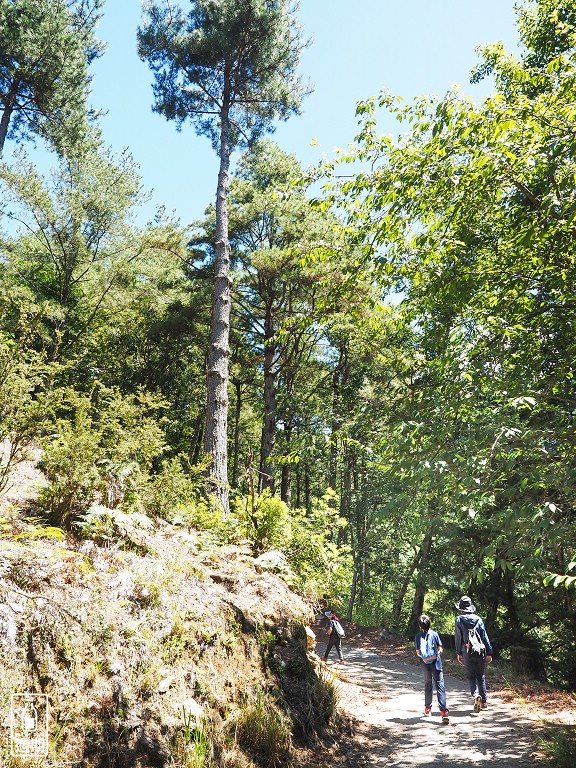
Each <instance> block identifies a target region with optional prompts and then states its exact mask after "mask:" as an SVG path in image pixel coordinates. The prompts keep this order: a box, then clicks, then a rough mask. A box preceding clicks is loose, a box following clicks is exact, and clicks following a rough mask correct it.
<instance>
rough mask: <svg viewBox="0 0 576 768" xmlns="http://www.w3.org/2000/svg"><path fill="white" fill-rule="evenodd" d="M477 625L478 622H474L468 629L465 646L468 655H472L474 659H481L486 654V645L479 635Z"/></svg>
mask: <svg viewBox="0 0 576 768" xmlns="http://www.w3.org/2000/svg"><path fill="white" fill-rule="evenodd" d="M477 627H478V622H476V624H474V626H473V627H472V628H471V629H469V630H468V640H467V641H466V648H467V649H468V655H469V656H473V657H474V658H476V659H483V658H484V657H485V656H486V646H485V645H484V641H483V640H482V638H481V637H480V634H479V632H478V629H477Z"/></svg>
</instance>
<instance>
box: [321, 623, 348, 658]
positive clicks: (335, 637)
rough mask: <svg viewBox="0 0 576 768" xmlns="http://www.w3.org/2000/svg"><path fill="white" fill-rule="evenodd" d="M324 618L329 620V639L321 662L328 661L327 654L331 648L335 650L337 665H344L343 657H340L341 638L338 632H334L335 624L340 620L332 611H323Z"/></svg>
mask: <svg viewBox="0 0 576 768" xmlns="http://www.w3.org/2000/svg"><path fill="white" fill-rule="evenodd" d="M324 616H326V617H327V618H328V619H330V623H329V624H328V634H329V635H330V637H329V638H328V645H327V646H326V652H325V653H324V656H322V661H328V654H329V653H330V651H331V650H332V648H336V653H337V654H338V663H339V664H344V657H343V656H342V638H341V637H340V635H339V634H338V632H336V622H340V619H339V618H338V616H336V614H335V613H333V612H332V611H324Z"/></svg>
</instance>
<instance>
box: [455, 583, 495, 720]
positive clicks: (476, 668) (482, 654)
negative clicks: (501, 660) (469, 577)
mask: <svg viewBox="0 0 576 768" xmlns="http://www.w3.org/2000/svg"><path fill="white" fill-rule="evenodd" d="M456 610H457V611H460V615H459V616H458V618H457V619H456V632H455V635H456V654H457V656H458V663H459V664H464V669H465V670H466V677H467V678H468V685H469V686H470V693H471V694H472V696H473V697H474V712H480V710H481V709H486V708H487V706H488V704H487V702H486V663H487V662H488V663H490V662H491V661H492V644H491V642H490V638H489V637H488V633H487V632H486V628H485V626H484V622H483V621H482V619H481V618H480V616H478V615H477V614H476V607H475V606H474V605H472V600H471V599H470V598H469V597H468V595H463V596H462V597H461V598H460V600H459V601H458V602H457V603H456Z"/></svg>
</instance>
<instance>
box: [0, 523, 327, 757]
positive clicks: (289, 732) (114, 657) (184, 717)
mask: <svg viewBox="0 0 576 768" xmlns="http://www.w3.org/2000/svg"><path fill="white" fill-rule="evenodd" d="M1 524H2V528H3V531H2V539H1V540H0V648H1V652H2V654H3V657H4V660H5V664H3V665H2V667H1V668H0V691H1V694H0V710H1V714H2V722H3V723H4V738H3V740H2V741H3V754H4V760H5V764H6V765H11V764H12V763H11V762H10V761H11V760H12V758H10V757H9V752H10V744H11V739H10V732H9V722H10V718H9V713H10V708H11V698H10V697H11V694H14V693H16V694H21V693H26V692H28V693H34V694H47V696H48V697H49V702H50V708H51V709H50V715H49V733H48V736H49V739H48V741H49V752H48V757H47V759H42V760H39V761H38V765H43V766H46V765H49V766H62V765H65V764H74V765H79V766H86V768H89V767H90V768H92V767H93V768H96V767H98V768H109V767H114V768H116V767H118V768H132V767H134V768H147V767H148V766H151V767H152V766H153V767H156V766H169V765H170V766H176V767H178V766H182V767H184V766H187V767H189V766H209V765H217V766H250V765H254V764H259V765H267V766H274V765H279V764H281V763H283V762H285V761H286V760H287V758H288V756H289V755H290V754H291V753H292V752H293V749H294V743H295V741H296V742H298V741H300V743H305V742H306V739H307V738H310V737H312V736H315V734H316V733H318V732H319V731H321V730H322V729H323V728H324V727H325V726H326V724H327V722H328V721H329V719H330V717H331V716H332V715H333V714H334V707H335V701H334V697H335V694H334V690H333V687H332V685H331V683H330V681H329V679H328V678H327V677H326V675H325V673H324V672H322V669H321V665H320V664H319V663H318V662H317V657H316V656H315V655H314V654H310V655H307V653H306V640H307V636H306V630H305V628H304V627H305V625H306V624H308V623H309V622H310V621H311V620H312V618H313V616H312V612H311V608H310V606H309V605H307V604H306V602H304V601H303V600H302V599H301V598H300V597H298V596H297V595H296V594H294V593H293V592H292V591H291V590H290V589H289V587H288V586H287V584H286V583H285V582H284V581H283V580H282V579H281V578H280V577H279V576H277V575H275V574H273V573H271V572H269V571H267V570H265V569H263V568H262V567H260V566H259V565H258V563H257V561H255V560H254V558H253V557H251V555H250V552H249V550H248V548H247V547H242V546H230V545H228V546H219V545H218V544H216V543H214V542H213V541H212V542H211V543H209V542H208V541H203V537H202V535H201V534H197V533H194V532H190V531H186V530H183V529H176V528H174V527H171V526H169V525H167V524H161V525H157V526H156V527H155V528H154V529H152V530H141V529H137V528H133V527H132V528H126V529H125V530H124V531H123V544H122V546H121V545H120V544H118V543H116V544H114V545H110V544H108V545H106V546H98V545H97V544H95V543H94V542H93V541H84V542H82V541H77V540H75V539H73V538H72V537H68V538H67V539H65V540H59V538H58V531H57V530H55V529H50V528H42V527H39V526H38V525H33V524H31V523H27V522H23V521H22V519H21V518H19V517H17V516H14V515H12V516H10V515H7V516H5V517H4V518H2V520H1ZM12 706H13V705H12ZM13 735H14V734H12V736H13ZM17 764H18V762H17V761H16V762H14V765H17ZM28 765H34V763H28Z"/></svg>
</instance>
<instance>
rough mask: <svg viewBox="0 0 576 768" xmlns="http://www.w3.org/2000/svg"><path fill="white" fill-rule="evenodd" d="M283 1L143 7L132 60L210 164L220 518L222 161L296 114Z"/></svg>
mask: <svg viewBox="0 0 576 768" xmlns="http://www.w3.org/2000/svg"><path fill="white" fill-rule="evenodd" d="M295 10H296V6H295V5H294V4H293V3H291V2H290V1H289V0H194V1H193V2H192V3H191V8H190V10H189V11H188V12H187V13H186V12H184V11H183V10H182V9H181V8H178V7H173V6H171V5H170V4H169V3H162V4H159V3H154V2H151V3H149V4H148V5H147V6H145V19H144V24H143V26H142V27H141V28H140V29H139V32H138V44H139V53H140V56H141V58H142V59H143V60H146V61H148V62H149V64H150V67H151V68H152V70H153V72H154V76H155V84H154V96H155V104H154V109H155V110H156V111H157V112H159V113H160V114H163V115H164V116H165V117H166V118H167V119H169V120H175V121H176V123H177V125H178V127H181V126H182V124H183V123H184V122H185V121H186V120H190V121H191V122H192V123H193V124H194V126H195V128H196V130H197V132H198V133H199V134H201V135H206V136H208V137H209V138H210V139H211V141H212V145H213V147H214V149H215V150H216V151H217V152H218V154H219V157H220V168H219V173H218V183H217V190H216V238H215V244H214V246H215V247H214V253H215V281H214V292H213V302H212V321H211V330H210V348H209V351H208V365H207V409H206V433H205V443H204V449H205V452H206V453H207V454H210V455H211V456H212V466H211V478H212V482H213V488H214V494H215V497H216V499H217V501H218V502H219V503H220V504H221V506H222V508H223V509H224V510H225V511H226V510H227V509H228V480H227V420H228V377H229V372H228V368H229V356H230V351H229V349H230V348H229V332H230V292H231V280H230V244H229V238H228V187H229V168H230V156H231V153H232V151H233V149H234V148H235V147H237V146H242V145H244V146H246V145H248V144H250V143H251V142H252V141H254V140H256V139H257V138H258V137H260V136H261V135H263V134H264V133H265V132H266V131H270V130H272V129H273V121H274V120H275V119H286V118H288V117H289V116H290V115H291V114H293V113H295V112H297V111H298V108H299V105H300V102H301V98H302V96H303V94H304V90H305V89H304V88H303V85H302V83H301V80H300V78H299V77H298V76H297V74H296V67H297V65H298V62H299V58H300V53H301V51H302V47H303V42H302V37H301V30H300V27H299V25H298V23H297V20H296V16H295Z"/></svg>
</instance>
